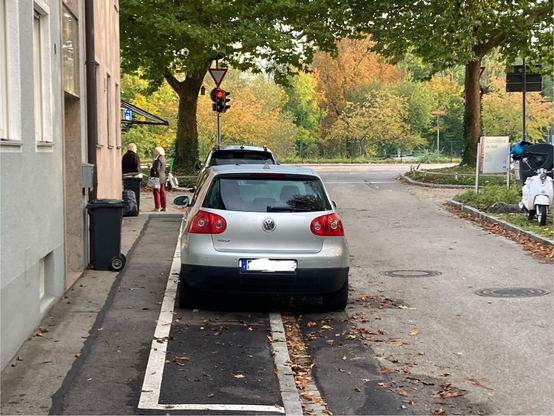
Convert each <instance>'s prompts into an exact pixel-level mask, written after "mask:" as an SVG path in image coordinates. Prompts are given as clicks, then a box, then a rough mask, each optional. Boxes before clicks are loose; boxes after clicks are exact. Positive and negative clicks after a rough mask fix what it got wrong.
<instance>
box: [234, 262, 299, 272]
mask: <svg viewBox="0 0 554 416" xmlns="http://www.w3.org/2000/svg"><path fill="white" fill-rule="evenodd" d="M240 269H241V270H242V271H245V272H246V271H256V272H294V271H296V260H271V259H241V260H240Z"/></svg>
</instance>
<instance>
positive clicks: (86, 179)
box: [81, 163, 94, 189]
mask: <svg viewBox="0 0 554 416" xmlns="http://www.w3.org/2000/svg"><path fill="white" fill-rule="evenodd" d="M81 169H82V174H81V183H82V187H83V188H91V189H92V188H94V165H93V164H92V163H83V164H82V165H81Z"/></svg>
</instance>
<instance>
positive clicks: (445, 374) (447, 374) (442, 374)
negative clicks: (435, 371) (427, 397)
mask: <svg viewBox="0 0 554 416" xmlns="http://www.w3.org/2000/svg"><path fill="white" fill-rule="evenodd" d="M449 375H450V373H446V372H445V373H440V374H439V377H447V376H449Z"/></svg>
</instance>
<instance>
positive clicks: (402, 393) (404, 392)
mask: <svg viewBox="0 0 554 416" xmlns="http://www.w3.org/2000/svg"><path fill="white" fill-rule="evenodd" d="M398 394H399V395H401V396H407V395H408V392H407V391H404V390H402V391H401V392H400V393H398Z"/></svg>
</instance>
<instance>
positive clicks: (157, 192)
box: [150, 147, 167, 212]
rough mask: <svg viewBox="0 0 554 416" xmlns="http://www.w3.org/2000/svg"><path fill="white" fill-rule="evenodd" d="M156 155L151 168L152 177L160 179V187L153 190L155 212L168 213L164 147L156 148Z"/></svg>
mask: <svg viewBox="0 0 554 416" xmlns="http://www.w3.org/2000/svg"><path fill="white" fill-rule="evenodd" d="M154 155H155V156H156V159H154V162H153V163H152V166H151V167H150V176H157V177H158V178H160V187H159V188H154V189H152V193H153V194H154V206H155V208H154V210H153V211H154V212H157V211H166V210H167V202H166V197H165V166H166V160H165V150H164V148H163V147H156V148H155V149H154Z"/></svg>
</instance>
